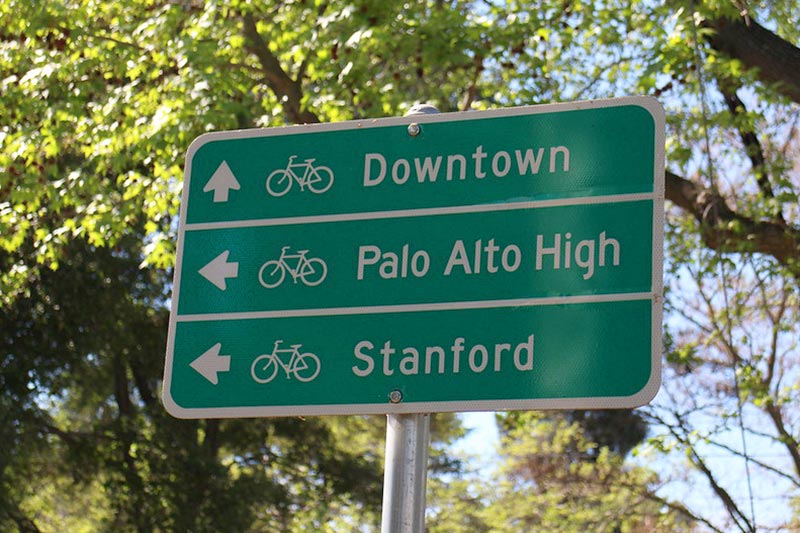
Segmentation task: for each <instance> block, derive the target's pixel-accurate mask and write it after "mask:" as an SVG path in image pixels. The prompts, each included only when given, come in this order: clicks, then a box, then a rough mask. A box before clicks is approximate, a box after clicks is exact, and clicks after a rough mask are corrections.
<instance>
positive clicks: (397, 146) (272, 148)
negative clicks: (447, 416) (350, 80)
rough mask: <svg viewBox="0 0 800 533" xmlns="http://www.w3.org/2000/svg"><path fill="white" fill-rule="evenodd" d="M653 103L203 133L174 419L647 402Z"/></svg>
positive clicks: (658, 209) (184, 225)
mask: <svg viewBox="0 0 800 533" xmlns="http://www.w3.org/2000/svg"><path fill="white" fill-rule="evenodd" d="M663 176H664V113H663V109H662V108H661V107H660V105H659V104H658V103H657V102H656V101H655V100H653V99H649V98H623V99H617V100H605V101H591V102H578V103H571V104H557V105H546V106H535V107H520V108H512V109H504V110H497V111H486V112H468V113H450V114H440V115H425V116H413V117H404V118H394V119H382V120H370V121H353V122H345V123H337V124H324V125H314V126H296V127H289V128H275V129H266V130H247V131H236V132H222V133H213V134H207V135H203V136H201V137H200V138H198V139H197V140H196V141H195V142H194V143H193V144H192V146H191V147H190V149H189V152H188V155H187V162H186V175H185V181H184V192H183V202H182V207H181V219H180V226H179V237H178V255H177V262H176V270H175V280H174V287H173V298H172V313H171V315H170V328H169V338H168V347H167V360H166V367H165V376H164V395H163V397H164V403H165V405H166V407H167V409H168V410H169V412H170V413H172V414H173V415H175V416H179V417H188V418H195V417H244V416H283V415H313V414H369V413H409V412H433V411H468V410H509V409H531V408H548V409H553V408H556V409H575V408H613V407H634V406H638V405H642V404H643V403H646V402H647V401H649V400H650V399H651V398H652V397H653V396H654V395H655V393H656V392H657V390H658V387H659V384H660V373H661V372H660V360H661V269H662V266H661V265H662V242H663V201H664V189H663Z"/></svg>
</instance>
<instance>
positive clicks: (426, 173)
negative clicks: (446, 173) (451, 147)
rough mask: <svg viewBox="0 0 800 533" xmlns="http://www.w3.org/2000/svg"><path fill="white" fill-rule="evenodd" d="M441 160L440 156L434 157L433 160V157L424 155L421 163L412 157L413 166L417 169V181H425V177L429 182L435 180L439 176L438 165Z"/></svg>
mask: <svg viewBox="0 0 800 533" xmlns="http://www.w3.org/2000/svg"><path fill="white" fill-rule="evenodd" d="M441 162H442V156H439V157H437V158H436V162H435V163H434V162H433V159H431V158H430V157H426V158H425V159H423V160H422V163H420V162H419V159H418V158H416V157H415V158H414V166H415V167H416V169H417V181H418V182H420V183H424V182H425V178H426V177H427V178H428V179H429V180H430V182H431V183H433V182H435V181H436V178H438V177H439V165H440V164H441Z"/></svg>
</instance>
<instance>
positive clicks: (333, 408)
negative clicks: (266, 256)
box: [162, 96, 666, 419]
mask: <svg viewBox="0 0 800 533" xmlns="http://www.w3.org/2000/svg"><path fill="white" fill-rule="evenodd" d="M625 106H636V107H640V108H643V109H645V110H646V111H647V112H648V113H649V114H650V116H651V117H652V119H653V123H654V129H655V135H654V144H655V145H654V154H655V161H654V165H653V172H654V175H653V194H652V199H653V239H652V244H653V259H652V266H651V268H652V275H653V279H652V293H651V295H650V299H651V318H652V324H651V335H650V338H651V350H650V352H651V360H650V377H649V379H648V381H647V383H646V384H645V385H644V386H643V387H642V388H641V389H640V390H639V391H638V392H637V393H635V394H633V395H630V396H600V397H597V396H593V397H582V398H574V397H569V398H536V399H527V400H476V401H435V402H402V401H401V402H400V403H391V402H389V398H388V392H389V391H387V398H386V402H385V403H363V404H353V403H349V404H319V405H318V404H310V405H299V406H295V405H290V406H285V405H272V406H240V407H209V408H186V407H182V406H180V405H178V404H177V403H176V402H175V401H174V399H173V398H172V396H171V386H172V370H173V364H174V351H175V331H176V328H177V322H178V302H179V297H180V294H179V292H180V290H179V289H180V281H181V280H180V277H181V266H182V265H181V261H182V258H183V245H184V234H185V231H186V229H187V227H186V226H187V225H186V224H185V223H184V221H185V220H186V212H187V204H188V197H189V190H190V179H191V172H192V159H193V157H194V154H195V153H196V152H197V150H199V149H200V147H201V146H203V145H204V144H206V143H209V142H213V141H220V140H231V139H247V138H257V137H273V136H283V135H298V134H306V133H319V132H329V131H344V130H353V129H370V128H379V127H387V126H397V125H408V124H411V123H418V124H425V123H436V122H457V121H464V120H479V119H487V118H498V117H510V116H520V115H537V114H545V113H555V112H565V111H580V110H590V109H601V108H608V107H625ZM665 128H666V116H665V112H664V108H663V107H662V106H661V104H660V103H659V102H658V100H656V99H655V98H652V97H647V96H630V97H622V98H612V99H604V100H586V101H580V102H567V103H558V104H544V105H535V106H520V107H512V108H504V109H494V110H488V111H461V112H455V113H440V114H432V115H414V116H407V117H396V118H383V119H372V120H353V121H346V122H335V123H325V124H306V125H298V126H286V127H281V128H262V129H249V130H232V131H223V132H213V133H206V134H203V135H201V136H199V137H198V138H196V139H195V140H194V141H193V142H192V143H191V145H190V146H189V149H188V150H187V153H186V166H185V169H184V183H183V191H182V195H181V207H180V215H179V216H180V218H179V220H180V223H179V227H178V246H177V250H176V256H175V257H176V259H175V270H174V274H173V294H172V302H171V304H172V305H171V309H170V317H169V327H168V332H167V353H166V359H165V363H164V381H163V384H162V403H163V404H164V407H165V408H166V410H167V412H168V413H169V414H171V415H172V416H174V417H176V418H184V419H199V418H256V417H258V418H262V417H279V416H315V415H371V414H409V413H433V412H469V411H516V410H535V409H555V410H571V409H629V408H635V407H639V406H642V405H645V404H647V403H649V402H650V400H652V399H653V398H654V397H655V395H656V394H657V393H658V390H659V389H660V387H661V357H662V353H661V352H662V349H663V347H662V313H663V292H662V291H663V268H662V265H663V261H664V249H663V242H664V194H665V190H664V172H665V141H666V139H665ZM597 198H598V199H599V198H602V197H597ZM409 211H411V210H409ZM414 211H416V210H414ZM405 216H409V213H406V215H405ZM297 218H302V217H297ZM190 229H191V228H190ZM197 229H200V228H197ZM631 299H634V298H628V300H631Z"/></svg>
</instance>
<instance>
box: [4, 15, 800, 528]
mask: <svg viewBox="0 0 800 533" xmlns="http://www.w3.org/2000/svg"><path fill="white" fill-rule="evenodd" d="M799 19H800V7H798V5H797V3H796V2H788V1H785V0H776V1H773V2H762V3H755V4H750V3H744V2H738V1H737V2H728V1H725V2H722V1H719V0H702V1H692V2H688V1H684V0H671V1H668V2H653V1H644V0H592V1H588V2H587V1H583V0H573V1H570V2H563V1H552V0H535V1H524V0H513V1H507V2H499V1H497V2H496V1H475V2H471V1H467V0H463V1H455V0H453V1H444V0H428V1H423V0H420V1H418V2H407V1H396V0H390V1H378V0H353V1H345V0H336V1H327V2H326V1H320V0H293V1H287V2H274V1H270V0H249V1H246V0H234V1H231V2H219V1H216V0H206V1H199V0H116V1H114V2H96V1H93V0H69V1H58V2H57V1H44V2H28V1H26V0H0V265H1V266H0V305H1V306H2V313H0V343H2V344H1V345H2V351H1V352H0V368H2V373H0V442H2V443H3V446H0V529H3V530H6V529H9V530H14V529H17V530H21V531H38V530H43V531H44V530H47V529H49V528H50V527H51V526H50V524H52V523H53V517H54V516H65V517H68V519H67V520H71V521H72V522H68V523H69V524H70V526H71V527H72V526H74V528H75V529H80V528H81V527H85V528H91V527H94V528H95V529H100V530H103V529H105V530H114V531H128V530H139V531H157V530H185V531H189V530H193V531H210V530H213V531H225V530H231V531H243V530H248V529H249V530H254V531H258V530H270V531H296V530H302V529H303V528H306V529H317V530H325V528H327V529H329V530H331V531H334V530H337V531H338V530H342V529H344V530H347V529H348V528H350V527H351V525H352V524H356V523H358V524H360V525H363V527H364V528H369V527H371V526H370V524H375V523H376V516H375V513H376V507H377V503H378V499H379V498H378V490H379V489H378V487H379V486H380V479H379V478H380V475H379V473H380V468H381V465H380V462H381V453H380V451H379V450H380V447H381V446H380V445H377V446H376V444H377V443H379V442H380V439H381V438H382V437H381V435H382V431H381V427H382V426H381V424H380V422H379V421H378V420H376V419H374V418H358V417H351V418H349V419H346V420H345V419H338V418H329V419H308V420H283V419H279V420H259V421H252V420H247V421H190V422H186V421H176V420H172V419H170V418H168V417H167V416H166V415H165V414H164V412H163V409H162V408H161V406H160V404H159V384H160V374H161V365H162V359H163V348H164V346H163V344H164V339H165V337H166V334H165V324H166V316H167V305H168V295H169V289H170V279H171V267H172V263H173V260H174V246H175V244H174V241H175V239H174V237H175V233H176V227H177V226H176V224H177V221H176V216H177V212H178V205H179V194H180V191H181V187H182V184H181V164H182V159H183V153H184V151H185V149H186V147H187V146H188V144H189V142H190V141H191V139H193V138H194V137H196V136H197V135H199V134H201V133H203V132H206V131H212V130H221V129H232V128H249V127H256V126H270V127H271V126H280V125H284V124H289V123H295V122H317V121H326V122H330V121H340V120H346V119H351V118H364V117H377V116H396V115H401V114H403V113H404V112H405V111H406V110H407V109H408V108H409V107H410V106H411V105H412V104H413V103H415V102H418V101H426V102H431V103H434V104H436V105H437V106H438V107H439V108H440V109H441V110H442V111H453V110H467V109H485V108H491V107H504V106H511V105H519V104H535V103H543V102H553V101H561V100H571V99H579V98H598V97H608V96H619V95H624V94H650V95H654V96H657V97H658V98H659V99H660V100H661V101H662V102H663V104H664V106H665V108H666V109H667V116H668V132H667V153H668V158H667V159H668V161H667V168H668V170H667V173H666V196H667V199H668V200H670V204H669V205H670V206H669V209H668V213H667V215H668V216H667V225H666V228H665V229H666V234H667V246H666V255H667V257H666V265H665V266H666V274H665V278H666V287H667V291H666V294H665V307H666V311H667V313H666V326H665V330H666V340H667V342H666V343H665V353H666V362H667V371H666V373H665V380H664V384H665V386H664V388H663V391H662V394H661V395H660V396H659V398H658V399H657V401H656V403H654V404H653V405H652V406H650V407H649V408H647V409H645V410H643V411H641V412H640V413H639V414H636V415H630V414H627V415H621V416H622V419H623V420H624V419H626V418H625V417H630V418H627V420H629V421H630V422H631V424H633V425H632V426H631V429H635V431H631V433H630V435H629V437H630V438H626V439H620V440H615V438H611V437H614V435H611V437H609V435H604V434H603V433H604V431H603V428H606V427H607V424H608V422H606V419H604V418H603V415H594V414H592V415H587V414H585V413H583V414H581V413H575V414H572V415H564V416H556V417H554V418H552V419H551V420H549V421H547V420H540V419H539V418H536V417H533V418H531V419H530V420H527V419H526V421H525V423H524V424H520V425H518V426H517V425H515V424H512V426H511V429H510V430H509V435H512V436H513V438H511V440H510V441H508V442H507V443H506V446H507V450H511V449H512V448H514V447H515V446H517V444H519V445H520V446H522V448H520V450H519V451H520V452H521V453H522V452H524V451H525V450H534V451H541V450H543V449H546V448H548V447H550V448H548V449H551V450H555V452H557V453H559V454H561V453H562V451H563V450H564V446H566V445H567V444H569V446H571V447H572V448H574V449H575V450H583V452H581V453H584V452H587V453H588V451H589V450H593V451H592V452H591V453H592V454H594V455H593V456H592V458H591V460H587V459H588V458H587V457H585V456H580V454H579V456H580V457H578V458H577V459H576V460H575V461H574V462H568V463H566V464H565V463H559V462H558V461H556V462H550V463H548V462H547V461H544V463H541V464H538V465H537V468H545V467H546V468H547V469H552V476H553V477H552V478H548V479H547V480H542V479H541V476H539V477H538V478H537V476H533V475H530V474H533V473H534V472H533V471H532V470H530V468H529V467H531V464H529V465H528V467H525V465H524V464H523V463H514V461H516V459H514V460H512V459H509V465H511V466H509V468H510V470H508V471H507V472H508V473H509V474H510V473H513V472H517V473H520V472H523V471H525V468H529V470H528V471H527V472H528V474H526V475H528V477H527V478H524V479H523V478H518V479H517V480H516V483H517V484H516V485H515V484H513V483H512V482H509V484H508V485H507V486H506V487H505V488H502V487H501V489H498V491H497V492H496V493H493V494H489V495H486V494H481V493H478V492H473V493H472V494H466V495H465V494H463V493H462V494H460V495H459V494H454V493H453V491H452V490H450V488H449V487H442V486H439V485H437V484H436V483H434V485H433V486H434V487H438V488H436V490H435V492H434V494H438V495H440V496H441V498H442V500H441V501H442V502H448V503H447V505H451V506H452V513H451V514H450V515H449V516H451V517H452V516H453V513H458V512H459V511H458V510H459V509H463V508H464V507H463V506H464V505H469V504H470V502H478V501H480V502H481V503H482V504H484V505H485V506H487V508H489V507H491V505H489V503H488V502H489V501H490V500H492V499H500V500H502V501H503V502H505V503H507V504H508V505H509V509H510V510H509V511H508V512H509V514H508V517H509V520H511V519H513V520H533V521H539V522H538V523H545V522H542V520H545V521H547V520H555V517H565V515H563V514H561V515H559V514H558V513H559V507H558V506H557V505H556V504H557V503H558V502H556V501H554V500H552V499H548V498H550V496H548V495H546V494H542V493H541V491H539V492H537V491H538V490H539V489H538V487H537V485H536V483H540V484H541V483H552V484H553V485H552V487H555V488H557V490H556V491H555V492H556V493H558V492H559V491H561V492H562V493H563V494H565V495H566V496H564V497H567V498H568V499H570V501H571V502H572V503H574V504H575V505H578V506H579V507H580V506H583V507H580V508H581V509H583V510H582V511H581V512H580V513H578V515H577V516H575V517H573V518H575V519H576V520H578V521H580V520H583V522H582V523H584V524H588V523H589V522H591V521H593V520H597V522H594V523H596V524H602V523H608V524H612V522H613V523H616V524H628V525H625V526H622V525H620V526H619V527H630V528H633V527H636V526H639V525H641V521H640V518H641V515H639V518H637V517H636V516H635V514H636V513H637V512H640V511H641V510H642V509H646V511H647V512H650V511H651V510H652V508H651V507H649V505H651V504H653V502H654V501H656V500H654V499H652V498H651V497H650V496H652V495H653V494H654V491H655V494H659V496H658V497H659V498H663V496H661V495H662V494H663V491H662V492H659V491H658V490H657V485H653V484H654V483H656V481H655V478H652V477H650V476H651V474H650V473H648V472H646V471H644V470H643V469H640V468H634V467H631V466H630V465H628V464H626V463H625V462H622V459H621V458H622V457H624V456H625V452H626V451H627V450H628V449H629V448H630V443H634V442H636V441H637V439H638V436H641V426H640V421H641V418H642V417H644V418H645V419H646V420H647V421H648V422H649V423H650V428H649V432H650V441H649V450H650V453H653V454H657V455H656V457H659V458H660V462H662V463H663V462H665V461H666V462H667V463H669V462H670V461H672V463H674V464H676V465H677V466H678V468H679V469H684V468H685V467H686V465H688V466H690V467H691V469H692V470H691V472H692V474H691V475H689V477H688V480H689V483H690V487H689V490H690V492H691V494H689V495H688V496H687V498H686V499H687V501H686V502H681V505H679V506H678V508H679V509H681V512H682V513H684V514H686V515H687V516H693V517H694V518H693V519H694V520H695V521H696V523H698V524H700V525H701V527H703V528H706V529H709V530H714V531H728V530H738V531H757V530H762V529H764V528H767V527H772V528H775V529H780V528H782V527H783V528H791V527H792V524H796V522H797V512H796V508H794V507H792V501H796V499H797V497H798V490H799V489H800V445H798V443H799V442H800V420H798V418H797V416H796V414H795V413H797V412H798V409H797V405H798V395H797V392H798V387H799V386H800V385H799V383H800V381H799V378H800V377H799V376H798V374H797V371H796V370H795V369H796V367H797V366H796V364H795V363H796V358H797V337H798V329H797V327H798V326H797V324H798V316H797V312H798V302H797V290H798V288H797V280H798V278H800V247H799V246H798V243H800V233H799V232H798V228H799V227H798V203H797V188H798V179H799V177H798V171H800V167H799V166H798V161H800V146H798V123H800V109H799V108H798V102H800V50H799V49H798V42H800V29H798V26H797V24H796V21H797V20H799ZM526 416H527V415H526ZM531 416H533V415H531ZM514 420H515V418H514V417H511V418H509V419H508V422H509V423H511V422H513V421H514ZM598 420H602V421H603V422H601V423H600V424H597V421H598ZM578 421H582V422H583V424H582V425H576V422H578ZM617 421H619V420H617ZM439 422H440V423H441V426H440V428H441V432H440V433H439V437H440V438H441V442H447V441H448V440H449V439H451V438H453V437H455V436H456V435H458V429H457V427H455V426H454V422H453V419H452V417H450V418H447V417H443V418H441V419H440V420H439ZM634 426H636V427H634ZM522 428H527V429H522ZM548 428H549V429H548ZM581 428H583V429H581ZM598 428H599V429H598ZM637 428H638V429H637ZM526 432H532V433H531V434H528V435H527V436H526ZM582 432H585V433H582ZM561 435H568V436H569V438H568V439H567V441H566V442H565V441H563V440H559V439H562V437H561ZM637 435H638V436H637ZM367 436H369V439H367V438H366V437H367ZM593 441H594V442H599V443H601V445H600V446H593V445H590V444H588V443H589V442H593ZM614 442H616V445H618V447H617V448H615V447H614V445H612V444H614ZM514 443H517V444H514ZM603 445H606V447H603ZM438 449H439V451H440V452H441V450H442V448H441V446H440V447H439V448H438ZM376 450H378V451H376ZM603 450H607V451H603ZM612 451H617V452H620V453H619V454H616V455H615V454H614V453H611V452H612ZM525 453H528V452H525ZM720 454H723V455H724V456H725V457H726V458H727V459H728V460H729V462H728V463H726V464H725V465H723V466H721V467H720V466H719V464H718V463H716V462H715V461H714V460H713V459H714V457H716V456H718V455H720ZM584 455H585V454H584ZM522 456H524V454H523V455H522ZM439 457H440V460H439V462H438V463H437V464H438V465H439V466H441V467H442V468H446V469H451V470H452V468H454V467H455V468H457V467H458V464H457V463H455V464H451V463H449V462H448V458H447V456H446V453H445V454H443V455H440V456H439ZM509 457H511V456H509ZM600 458H602V461H600ZM734 464H735V465H739V466H737V467H736V471H737V472H741V471H745V472H750V473H751V475H752V476H756V475H758V476H759V477H760V479H765V480H767V481H766V482H768V483H770V484H775V485H774V486H777V487H780V491H781V493H782V494H783V495H785V499H780V500H778V501H777V502H773V503H774V504H775V505H776V506H777V507H778V508H779V511H778V512H774V511H773V510H772V508H771V507H765V509H766V510H762V508H761V507H762V506H761V505H760V503H759V502H755V501H754V498H753V497H752V496H751V495H750V494H748V491H747V490H746V489H744V490H742V484H741V483H737V482H736V481H735V480H731V479H730V478H729V477H728V476H726V475H725V474H727V471H728V470H729V469H730V468H733V467H731V466H730V465H734ZM298 465H303V466H302V467H298ZM582 469H588V470H587V471H586V472H584V470H582ZM584 474H586V475H584ZM594 474H598V475H599V474H602V476H605V477H604V478H603V477H602V476H601V478H602V479H607V480H611V481H613V482H614V485H613V486H614V487H615V489H614V492H615V494H604V493H602V491H601V490H600V488H599V486H598V485H597V484H595V485H593V484H592V479H590V478H592V477H593V476H594ZM515 475H516V474H515ZM662 475H663V474H662ZM739 477H740V478H741V477H743V476H739ZM578 482H580V484H585V491H584V492H583V493H581V492H580V490H577V489H576V491H575V492H573V493H570V492H569V490H572V485H573V484H575V483H578ZM620 483H621V484H622V485H625V484H629V485H632V486H633V485H635V486H636V487H637V488H636V491H638V492H635V494H638V495H643V494H648V495H650V496H648V498H649V499H647V500H646V503H643V504H642V505H643V506H644V507H641V508H637V509H638V510H636V512H634V511H631V513H632V514H626V511H625V509H624V508H623V507H620V506H621V504H622V503H624V500H620V499H619V498H618V497H617V496H619V495H621V494H628V495H633V494H634V492H626V491H625V490H623V489H622V488H619V487H620V485H619V484H620ZM454 485H455V487H454V488H456V487H458V484H454ZM187 487H192V488H193V490H187ZM701 488H707V494H704V499H703V500H702V501H703V504H702V505H697V504H696V499H695V500H692V498H691V496H693V495H694V494H697V493H698V492H699V491H700V489H701ZM440 489H441V490H440ZM521 489H525V491H527V492H525V498H533V499H534V500H533V501H535V502H536V504H537V505H538V506H542V505H545V504H546V505H547V513H552V514H547V513H543V514H542V515H541V516H532V515H530V513H528V511H529V510H530V509H527V510H526V509H524V508H523V507H524V504H522V503H519V502H518V504H519V506H520V507H516V506H517V504H514V505H513V506H512V503H513V501H512V500H513V497H515V496H519V494H518V493H519V492H520V490H521ZM651 489H652V490H651ZM626 490H627V489H626ZM630 490H633V489H630ZM59 491H72V492H75V493H79V494H80V495H81V497H80V498H77V497H76V498H69V499H68V498H64V497H59V494H58V493H59ZM642 491H643V492H642ZM438 497H439V496H437V498H438ZM473 497H474V498H480V500H475V499H474V498H473ZM553 497H555V496H553ZM82 498H86V499H91V501H92V502H93V505H92V508H93V509H95V510H96V514H92V515H90V514H88V513H86V512H85V511H84V510H85V505H83V504H82V503H81V502H82V501H85V500H83V499H82ZM486 498H488V500H487V499H486ZM690 500H691V501H690ZM520 501H524V499H520ZM664 501H666V500H664ZM94 502H96V503H94ZM708 502H718V505H716V506H715V505H707V503H708ZM440 505H441V508H442V509H444V508H446V505H445V503H441V504H440ZM757 507H758V508H757ZM793 509H795V510H794V511H793ZM512 510H513V512H512ZM584 511H585V512H586V513H588V514H583V513H584ZM493 512H494V511H493ZM604 512H605V513H611V514H606V515H603V514H602V513H604ZM487 513H488V511H487ZM614 513H616V514H614ZM489 514H491V513H489ZM489 514H486V515H480V516H478V517H477V518H474V517H471V518H469V519H468V518H466V515H465V516H464V517H462V518H457V519H456V518H454V520H455V521H453V522H451V523H450V524H451V525H452V528H453V530H457V528H458V527H460V528H462V529H464V528H469V527H473V528H474V530H476V531H480V530H481V528H484V526H485V527H489V522H488V518H487V517H489ZM333 516H338V517H339V518H335V519H334V518H332V517H333ZM437 516H438V517H439V518H437ZM494 516H495V518H496V517H497V516H498V515H497V513H494ZM653 516H655V517H657V518H658V520H663V524H664V525H663V527H667V526H666V525H665V524H667V523H668V521H669V520H673V519H674V518H675V516H676V515H674V514H673V513H662V510H661V508H659V510H658V512H656V513H655V514H654V515H653ZM444 517H445V515H444V514H443V515H436V516H434V518H435V523H439V524H445V522H442V521H441V520H444V519H445V518H444ZM609 517H613V520H611V521H607V522H603V521H604V520H610V518H609ZM440 518H441V520H440ZM473 518H474V520H475V521H473V522H470V520H473ZM335 520H341V521H340V522H338V523H337V522H335ZM547 523H551V522H547ZM659 524H662V522H659ZM676 524H677V523H676ZM437 527H438V526H437ZM441 527H442V528H444V527H445V526H444V525H442V526H441ZM447 527H450V526H447ZM492 527H494V526H492ZM653 527H662V526H657V525H654V526H653ZM675 527H680V526H679V525H675ZM484 529H485V528H484Z"/></svg>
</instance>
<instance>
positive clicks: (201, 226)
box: [184, 192, 655, 231]
mask: <svg viewBox="0 0 800 533" xmlns="http://www.w3.org/2000/svg"><path fill="white" fill-rule="evenodd" d="M653 199H655V195H654V193H651V192H648V193H632V194H612V195H606V196H584V197H580V198H556V199H553V200H526V201H523V202H508V203H495V204H477V205H461V206H449V207H425V208H419V209H399V210H397V211H374V212H364V213H341V214H336V215H307V216H297V217H278V218H260V219H254V220H231V221H226V222H199V223H194V224H186V225H185V226H184V230H185V231H199V230H213V229H228V228H255V227H261V226H287V225H290V224H317V223H321V222H345V221H350V220H380V219H385V218H405V217H423V216H435V215H457V214H462V213H489V212H493V211H513V210H515V209H534V208H542V207H567V206H574V205H593V204H611V203H623V202H638V201H642V200H653Z"/></svg>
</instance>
